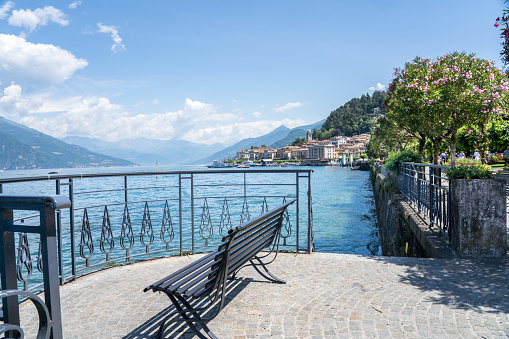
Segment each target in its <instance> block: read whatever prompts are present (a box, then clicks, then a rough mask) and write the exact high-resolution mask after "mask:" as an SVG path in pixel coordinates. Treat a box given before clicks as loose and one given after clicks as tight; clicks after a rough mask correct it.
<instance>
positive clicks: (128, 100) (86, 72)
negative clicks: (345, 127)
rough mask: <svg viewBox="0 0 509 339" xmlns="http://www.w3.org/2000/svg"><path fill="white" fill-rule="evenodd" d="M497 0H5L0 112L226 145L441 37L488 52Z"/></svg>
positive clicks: (58, 130) (47, 123) (47, 127)
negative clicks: (423, 0)
mask: <svg viewBox="0 0 509 339" xmlns="http://www.w3.org/2000/svg"><path fill="white" fill-rule="evenodd" d="M503 8H504V6H503V1H502V0H482V1H480V0H440V1H437V0H428V1H425V2H422V1H410V0H405V1H403V0H401V1H391V0H387V1H379V0H378V1H371V0H366V1H353V0H350V1H320V0H316V1H263V0H258V1H192V0H190V1H143V2H142V1H126V0H122V1H121V0H107V1H91V0H81V1H15V0H13V1H2V0H0V81H1V85H0V115H1V116H4V117H6V118H8V119H12V120H15V121H18V122H20V123H23V124H26V125H28V126H30V127H33V128H36V129H38V130H40V131H42V132H44V133H48V134H50V135H53V136H55V137H59V138H61V137H65V136H68V135H76V136H87V137H93V138H101V139H105V140H109V141H116V140H122V139H133V138H139V137H145V138H155V139H163V140H167V139H185V140H189V141H193V142H202V143H207V144H212V143H216V142H220V143H223V144H224V145H229V144H232V143H234V142H236V141H238V140H241V139H244V138H247V137H255V136H259V135H262V134H265V133H267V132H270V131H271V130H273V129H275V128H277V127H278V126H280V125H282V124H284V125H286V126H288V127H295V126H298V125H304V124H309V123H315V122H317V121H319V120H321V119H324V118H326V117H327V116H328V114H329V113H330V112H331V111H332V110H334V109H336V108H337V107H339V106H341V105H343V104H344V103H345V102H346V101H348V100H349V99H351V98H353V97H359V96H360V95H362V94H365V93H370V92H372V91H373V89H374V88H377V86H378V88H384V86H386V85H387V83H388V82H389V81H390V80H391V75H392V72H393V70H394V68H395V67H401V66H403V65H404V63H405V62H406V61H410V60H411V59H413V58H414V57H415V56H417V55H418V56H421V57H428V58H434V57H437V56H439V55H442V54H444V53H448V52H451V51H466V52H469V53H475V54H476V55H477V56H478V57H479V58H483V59H489V60H494V61H496V64H497V66H499V67H500V66H501V62H500V60H499V52H500V42H501V40H500V38H499V36H498V34H499V31H498V29H496V28H494V27H493V24H494V22H495V19H496V17H497V16H500V15H501V14H502V10H503Z"/></svg>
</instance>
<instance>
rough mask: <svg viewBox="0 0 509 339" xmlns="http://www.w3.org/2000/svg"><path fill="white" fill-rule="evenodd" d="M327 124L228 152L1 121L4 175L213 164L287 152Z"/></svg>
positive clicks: (275, 134) (286, 131)
mask: <svg viewBox="0 0 509 339" xmlns="http://www.w3.org/2000/svg"><path fill="white" fill-rule="evenodd" d="M324 121H325V120H322V121H320V122H317V123H315V124H311V125H307V126H300V127H295V128H293V129H290V128H288V127H285V126H280V127H278V128H276V129H275V130H273V131H272V132H270V133H268V134H265V135H262V136H259V137H256V138H247V139H244V140H241V141H239V142H237V143H236V144H234V145H232V146H230V147H227V148H224V149H223V146H222V145H221V144H218V143H216V144H213V145H206V144H198V143H193V142H189V141H185V140H154V139H146V138H138V139H133V140H122V141H117V142H108V141H104V140H101V139H92V138H87V137H77V136H68V137H65V138H63V139H61V140H59V139H56V138H54V137H51V136H49V135H46V134H44V133H41V132H39V131H37V130H35V129H32V128H29V127H27V126H24V125H21V124H18V123H16V122H13V121H10V120H8V119H5V118H2V117H0V169H7V170H12V169H36V168H66V167H98V166H101V167H104V166H132V165H135V164H140V165H147V164H154V163H156V162H158V163H159V164H161V165H164V164H166V165H172V164H179V163H187V164H193V163H194V164H207V163H211V162H212V161H213V160H223V159H226V158H232V157H235V154H236V152H237V151H239V150H242V149H249V148H250V147H251V146H261V145H268V146H269V147H273V148H279V147H282V146H285V145H287V144H289V143H291V142H292V141H293V140H295V139H296V138H300V137H303V136H305V135H306V132H307V130H308V129H310V130H313V129H314V128H317V129H319V128H320V127H321V126H322V124H323V122H324ZM214 152H215V153H214ZM211 154H212V155H211Z"/></svg>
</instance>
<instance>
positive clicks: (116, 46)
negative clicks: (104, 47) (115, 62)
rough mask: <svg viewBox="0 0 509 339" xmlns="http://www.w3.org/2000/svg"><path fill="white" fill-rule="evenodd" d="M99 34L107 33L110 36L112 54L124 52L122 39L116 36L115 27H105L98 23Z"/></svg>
mask: <svg viewBox="0 0 509 339" xmlns="http://www.w3.org/2000/svg"><path fill="white" fill-rule="evenodd" d="M97 26H98V27H99V31H98V32H99V33H107V34H110V35H111V39H112V40H113V45H112V46H111V50H112V51H113V53H117V52H121V51H125V50H126V48H125V45H124V44H123V43H122V38H121V37H120V35H118V30H117V28H116V27H115V26H106V25H103V24H102V23H98V24H97Z"/></svg>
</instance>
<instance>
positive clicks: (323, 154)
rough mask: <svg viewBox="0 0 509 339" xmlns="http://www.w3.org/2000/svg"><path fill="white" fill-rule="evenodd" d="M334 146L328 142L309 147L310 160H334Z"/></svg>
mask: <svg viewBox="0 0 509 339" xmlns="http://www.w3.org/2000/svg"><path fill="white" fill-rule="evenodd" d="M334 149H335V147H334V145H333V144H332V143H330V142H329V141H328V140H327V141H326V142H321V143H319V144H315V145H313V146H312V147H309V159H320V160H321V159H334V157H335V152H334Z"/></svg>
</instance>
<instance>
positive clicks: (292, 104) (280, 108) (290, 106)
mask: <svg viewBox="0 0 509 339" xmlns="http://www.w3.org/2000/svg"><path fill="white" fill-rule="evenodd" d="M302 105H303V104H302V103H300V102H299V101H297V102H289V103H287V104H286V105H284V106H279V105H276V107H274V108H273V110H274V112H280V113H284V112H286V111H289V110H292V109H294V108H298V107H301V106H302Z"/></svg>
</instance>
